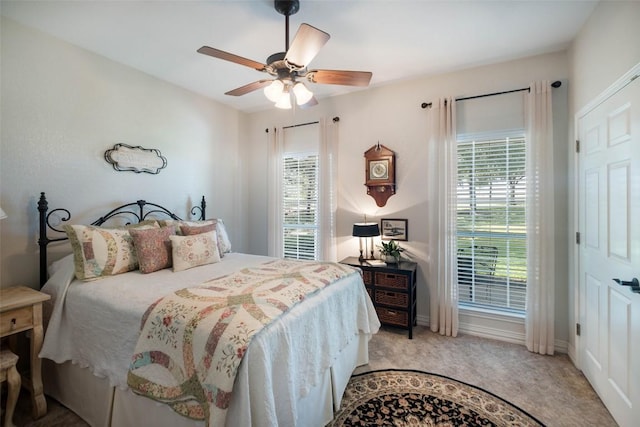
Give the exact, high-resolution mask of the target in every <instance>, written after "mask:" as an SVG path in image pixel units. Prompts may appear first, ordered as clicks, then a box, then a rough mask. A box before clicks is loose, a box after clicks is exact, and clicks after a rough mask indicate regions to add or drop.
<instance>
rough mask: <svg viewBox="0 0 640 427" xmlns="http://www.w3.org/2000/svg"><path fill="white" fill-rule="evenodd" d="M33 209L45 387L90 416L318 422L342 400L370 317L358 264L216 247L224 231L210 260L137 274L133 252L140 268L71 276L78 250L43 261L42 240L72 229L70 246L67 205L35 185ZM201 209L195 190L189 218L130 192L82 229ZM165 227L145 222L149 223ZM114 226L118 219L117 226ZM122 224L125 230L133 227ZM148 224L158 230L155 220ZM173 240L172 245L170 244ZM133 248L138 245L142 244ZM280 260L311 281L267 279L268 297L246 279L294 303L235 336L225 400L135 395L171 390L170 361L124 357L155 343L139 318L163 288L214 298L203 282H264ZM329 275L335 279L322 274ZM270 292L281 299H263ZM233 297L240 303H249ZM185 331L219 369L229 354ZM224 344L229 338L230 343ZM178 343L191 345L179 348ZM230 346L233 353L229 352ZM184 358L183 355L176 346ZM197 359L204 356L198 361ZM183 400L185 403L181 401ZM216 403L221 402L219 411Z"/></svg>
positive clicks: (144, 318)
mask: <svg viewBox="0 0 640 427" xmlns="http://www.w3.org/2000/svg"><path fill="white" fill-rule="evenodd" d="M38 210H39V217H40V238H39V244H40V256H41V259H40V265H41V269H42V268H44V271H43V272H41V282H42V283H41V285H42V291H43V292H46V293H48V294H49V295H51V297H52V298H51V301H50V303H49V304H48V305H47V306H45V307H44V312H45V313H44V314H45V322H46V324H47V330H46V333H45V341H44V344H43V347H42V351H41V353H40V356H41V357H42V358H43V381H44V387H45V393H46V394H47V395H48V396H51V397H53V398H54V399H56V400H58V401H59V402H61V403H62V404H63V405H65V406H67V407H68V408H70V409H71V410H73V411H74V412H75V413H77V414H78V415H79V416H80V417H81V418H83V419H84V420H85V421H87V422H88V423H89V424H90V425H92V426H118V427H120V426H141V425H154V426H172V427H179V426H183V425H184V426H187V425H189V426H193V425H227V426H250V425H251V426H285V425H286V426H323V425H325V424H327V423H328V422H330V421H331V420H332V419H333V413H334V410H336V409H337V408H338V407H339V405H340V401H341V397H342V394H343V392H344V389H345V388H346V384H347V382H348V380H349V378H350V376H351V373H352V372H353V370H354V369H355V367H356V366H359V365H363V364H366V363H367V362H368V342H369V339H370V338H371V336H372V334H375V333H376V332H377V330H378V328H379V326H380V323H379V321H378V318H377V316H376V314H375V309H374V307H373V305H372V303H371V300H370V299H369V296H368V294H367V293H366V290H365V288H364V285H363V283H362V278H361V274H360V272H359V271H358V270H356V269H352V268H351V267H348V266H345V265H342V264H336V263H318V264H316V263H310V262H299V261H287V260H277V259H273V258H270V257H264V256H256V255H249V254H242V253H235V252H232V251H231V250H230V247H228V246H227V247H225V244H226V245H229V244H230V242H228V241H226V242H220V240H219V239H217V238H216V239H215V240H216V243H217V244H218V245H217V249H218V251H219V252H220V253H219V255H222V257H221V258H220V259H219V261H215V262H210V263H204V264H203V265H199V266H195V267H188V268H185V269H180V268H177V267H176V265H175V264H174V265H173V267H171V268H161V269H158V270H157V271H154V272H149V273H142V269H143V268H144V265H143V264H144V263H143V258H142V257H141V258H140V260H139V261H140V262H139V265H138V269H131V270H130V271H127V272H119V273H118V274H110V275H104V276H101V277H99V278H91V277H90V278H89V279H87V278H84V279H85V280H79V279H78V263H77V259H74V257H76V256H77V254H73V253H72V254H69V255H66V256H64V257H63V258H61V259H59V260H57V261H55V262H53V263H49V262H48V260H47V255H46V254H47V247H48V245H49V244H51V243H56V244H60V243H61V242H63V241H64V240H66V239H67V236H71V237H72V242H71V243H72V245H71V246H72V247H73V248H74V249H76V246H75V245H74V241H73V238H74V234H73V233H70V231H69V227H70V224H72V223H71V221H70V218H71V214H70V212H69V211H68V210H66V209H53V210H49V209H48V202H47V200H46V197H45V194H44V193H41V197H40V202H39V204H38ZM205 210H206V203H205V201H204V198H203V199H202V202H201V204H200V205H199V206H196V207H194V209H192V210H191V214H192V215H197V216H198V220H197V221H191V222H185V221H182V220H181V219H180V217H178V216H177V215H175V214H174V213H172V212H170V211H168V210H167V209H165V208H163V207H162V206H160V205H157V204H153V203H147V202H145V201H142V200H139V201H137V202H134V203H130V204H126V205H122V206H120V207H119V208H116V209H113V210H111V211H109V212H108V213H107V214H105V215H103V216H101V217H100V218H99V219H98V220H96V221H94V223H92V226H93V227H95V228H97V229H98V230H97V231H96V230H94V229H93V228H91V230H92V232H100V233H105V232H106V231H105V229H108V230H111V229H110V228H108V227H107V226H106V223H107V222H109V221H112V220H114V219H117V218H119V219H120V220H121V221H122V217H123V216H124V217H125V218H131V217H132V218H133V220H131V219H127V220H125V222H126V225H125V226H126V227H131V226H132V225H134V224H153V223H154V221H156V222H158V223H162V221H164V220H162V219H160V218H161V217H165V218H168V220H167V221H168V223H172V222H177V223H178V224H188V225H187V226H186V228H185V230H187V231H188V230H189V227H201V226H203V224H204V225H210V223H207V221H206V220H204V218H205ZM63 223H66V225H64V228H66V229H67V230H66V231H67V232H66V233H65V234H64V235H57V236H58V237H51V236H50V234H52V233H61V232H63V231H65V230H63V226H62V225H61V224H63ZM214 224H215V230H216V231H217V232H218V233H216V234H213V235H214V236H216V237H218V236H219V235H220V233H219V231H220V226H222V232H223V234H225V233H224V224H223V222H222V221H217V222H215V221H214ZM163 226H164V225H161V226H159V225H158V224H153V225H149V228H154V229H157V228H158V227H163ZM74 227H75V225H74ZM78 227H81V226H78ZM180 228H182V226H181V227H180ZM117 229H118V230H121V227H119V228H117ZM126 229H128V230H129V232H130V233H131V234H132V235H141V234H143V233H141V232H133V231H130V229H129V228H126ZM176 230H177V229H176ZM192 231H193V230H192ZM156 232H159V231H157V230H154V231H153V233H156ZM118 233H120V231H118ZM150 233H151V232H150ZM178 233H179V232H178ZM202 234H205V233H202ZM202 234H198V236H202ZM206 234H208V233H206ZM186 236H188V235H186ZM176 239H178V238H176ZM185 239H190V237H184V238H183V237H180V238H179V239H178V240H179V241H180V242H182V241H183V240H185ZM227 240H228V238H227ZM189 241H190V240H189ZM136 242H137V240H136ZM75 243H77V242H75ZM221 245H222V246H221ZM175 247H176V246H175V244H174V250H175ZM139 252H140V253H142V250H139ZM175 256H176V252H174V257H175ZM176 259H177V258H176ZM118 262H120V261H118ZM174 262H175V261H174ZM116 264H117V263H116ZM121 264H123V263H121ZM124 264H126V262H125V263H124ZM124 264H123V265H124ZM111 267H113V265H112V266H111ZM111 267H110V268H111ZM116 267H117V266H116ZM278 268H284V269H285V270H286V269H288V270H287V272H286V274H285V275H284V276H283V277H289V278H290V277H293V276H295V277H298V276H300V275H301V274H303V273H304V274H303V275H304V278H303V279H301V280H300V281H302V282H304V283H305V284H306V286H312V285H313V286H316V288H317V289H316V288H313V287H312V288H311V291H310V292H308V293H307V294H305V295H303V296H299V295H297V294H295V296H291V295H293V294H292V291H291V289H290V288H286V286H285V284H284V282H282V284H281V285H277V286H272V285H269V286H270V289H271V288H273V289H277V290H283V289H286V292H284V291H283V292H281V293H280V294H279V295H280V296H278V297H274V296H272V295H271V294H269V297H268V298H267V297H266V296H264V295H266V294H264V295H263V294H262V291H260V292H257V291H255V289H261V290H263V287H262V286H263V285H262V284H260V285H259V286H260V287H256V288H251V289H254V291H252V292H253V295H254V296H256V295H258V294H259V295H258V296H264V298H263V300H269V301H270V304H271V306H277V307H280V306H281V305H282V298H281V297H282V296H283V295H284V296H285V297H284V298H285V299H286V298H290V299H291V300H292V303H291V304H290V306H289V307H284V308H282V307H281V309H282V313H279V312H275V314H274V315H272V319H270V321H268V322H267V321H265V322H264V326H263V327H262V328H261V329H258V328H256V331H255V332H252V335H249V336H248V338H246V337H245V341H246V342H247V343H248V345H246V346H245V347H242V353H243V354H241V355H239V356H237V357H238V359H237V362H236V365H237V366H236V367H235V371H236V372H235V375H234V376H233V378H232V384H231V389H230V392H229V393H221V395H222V396H224V397H225V398H226V397H228V401H227V402H226V404H225V405H219V402H218V401H214V402H213V403H211V400H210V399H209V400H208V402H209V403H210V405H209V406H207V405H200V406H199V404H198V402H196V404H195V405H194V404H193V396H191V395H190V394H189V393H184V390H182V391H183V393H182V394H181V395H180V396H179V398H178V399H177V400H178V402H177V403H176V399H174V400H170V401H166V400H165V401H164V403H162V402H159V401H158V400H163V399H158V397H159V396H158V395H157V394H155V395H154V394H153V393H152V394H151V396H149V394H147V395H145V391H148V389H151V390H156V391H157V390H158V387H160V389H161V390H163V391H164V390H167V389H168V390H170V391H175V390H176V384H174V383H173V382H172V381H174V380H175V378H173V377H172V378H167V377H166V373H167V371H168V370H169V369H168V368H167V369H164V370H163V369H162V368H163V366H164V365H162V366H160V367H158V365H153V364H150V365H146V366H144V365H143V366H142V369H140V370H139V371H138V370H136V368H139V367H140V366H139V365H136V364H135V363H134V360H138V361H140V360H142V359H144V357H142V358H141V357H138V359H136V358H135V357H134V354H135V355H137V356H140V355H141V354H142V355H144V354H147V355H148V354H155V353H158V352H155V353H154V352H150V351H147V352H146V353H145V352H144V351H142V350H141V349H145V348H146V347H145V346H148V345H149V343H148V342H147V341H145V339H148V338H149V336H150V335H152V334H149V333H146V332H145V334H140V330H141V328H142V329H143V330H145V331H147V332H148V330H147V329H145V328H146V327H149V325H152V319H153V318H154V313H156V310H159V308H160V307H162V304H163V303H164V302H167V305H166V306H171V307H173V306H174V303H175V301H174V300H172V299H171V298H174V299H175V298H177V297H176V296H185V295H187V296H190V297H193V296H194V295H195V296H196V298H195V299H197V300H198V301H200V300H203V299H206V298H214V299H216V298H218V296H217V294H216V295H214V296H213V297H211V295H212V293H215V292H222V293H224V292H231V291H229V289H228V288H227V287H225V286H228V285H229V283H231V284H232V285H229V286H231V287H233V286H235V285H233V284H235V283H240V282H242V283H243V284H242V286H249V282H246V281H245V279H246V277H248V276H251V277H254V276H255V277H262V279H261V280H262V282H265V283H272V284H273V283H275V282H272V281H271V279H270V278H267V279H265V278H264V277H265V274H266V275H267V276H268V275H270V274H273V275H274V276H273V278H274V280H284V279H281V278H279V277H280V276H279V275H280V273H278V272H277V269H278ZM174 270H176V271H174ZM178 270H179V271H178ZM87 271H89V272H91V271H93V270H91V269H88V270H87ZM309 271H313V274H311V275H312V276H313V275H314V274H321V275H323V276H322V277H320V276H318V277H320V278H319V279H318V280H317V281H316V282H314V280H316V279H310V277H311V276H309V273H308V272H309ZM292 272H295V274H292ZM301 272H302V273H301ZM319 272H320V273H319ZM328 276H331V277H332V278H333V279H331V280H328V279H327V280H325V279H326V277H328ZM314 277H315V276H314ZM276 278H277V279H276ZM252 280H253V279H252ZM287 280H288V279H287ZM291 280H292V281H295V279H291ZM262 282H261V283H262ZM288 283H289V282H287V284H288ZM251 286H254V285H251ZM256 286H257V285H256ZM287 286H288V285H287ZM314 289H315V290H314ZM205 292H206V293H205ZM243 295H245V294H244V293H243ZM276 298H281V299H280V300H277V303H273V301H275V300H276ZM190 301H193V300H190ZM242 307H245V308H246V307H247V305H246V304H245V305H242ZM249 307H254V306H252V305H249ZM225 310H226V309H225ZM247 310H248V309H247ZM227 311H228V310H227ZM225 312H226V311H225ZM262 312H263V311H261V313H262ZM264 312H266V310H264ZM201 317H202V316H201ZM258 317H259V316H258ZM223 318H224V319H225V321H226V316H221V317H220V319H223ZM220 319H217V323H216V321H212V322H211V323H210V325H209V324H208V323H207V322H205V321H203V322H202V324H201V325H198V329H199V330H203V329H206V328H207V327H208V326H210V327H211V330H210V331H208V333H209V335H206V333H205V335H203V336H204V337H210V336H212V335H213V333H212V332H211V331H212V330H218V329H219V327H220V324H221V322H222V320H220ZM241 320H242V321H238V322H237V323H238V324H241V325H245V324H246V322H245V321H244V319H241ZM228 324H231V321H229V322H228ZM226 325H227V324H226V323H225V327H226ZM229 329H230V327H229ZM189 330H190V329H189ZM185 336H186V335H185ZM234 336H235V335H234ZM194 337H195V338H193V339H192V341H193V342H194V343H196V344H193V346H194V349H195V350H190V351H191V353H193V354H198V355H199V356H198V360H206V361H208V363H205V365H207V369H210V370H211V371H216V372H214V374H211V375H212V377H215V375H220V372H218V371H222V370H223V368H221V366H225V369H227V370H229V369H228V365H224V364H221V363H220V362H219V361H218V362H216V363H217V364H216V363H213V362H211V363H209V362H210V360H211V357H210V356H207V355H204V353H203V352H202V349H211V348H212V347H210V346H209V347H207V345H209V344H207V345H205V344H203V343H204V342H205V341H206V340H204V338H202V336H198V335H197V334H194ZM163 339H165V338H163ZM185 341H186V340H185ZM207 343H208V341H207ZM154 345H155V344H154ZM217 345H218V346H217V347H215V350H211V352H213V351H218V350H219V349H224V348H225V347H224V346H223V345H222V344H217ZM229 345H231V344H229ZM230 348H236V349H237V345H236V347H230ZM198 351H199V352H200V353H198ZM207 351H208V350H207ZM180 352H181V354H191V353H189V352H188V351H185V350H182V349H181V350H180ZM220 352H222V353H224V354H227V353H228V352H227V353H225V352H224V351H222V350H220ZM205 353H206V352H205ZM167 354H169V353H167ZM231 356H233V357H236V355H235V354H233V355H231ZM231 356H230V357H231ZM185 360H189V358H188V357H185ZM216 360H217V359H216ZM229 360H231V359H229ZM233 360H235V359H233ZM185 363H186V362H185ZM209 365H211V366H209ZM185 366H186V365H185ZM198 366H202V363H200V364H199V365H198ZM214 366H215V369H214ZM164 367H166V366H164ZM181 367H182V366H181ZM173 368H175V367H172V369H173ZM145 370H146V371H145ZM174 370H175V371H180V370H179V369H174ZM139 372H142V374H141V375H142V376H144V375H146V374H149V376H152V374H153V375H155V374H159V375H160V377H161V380H157V381H156V383H155V384H154V387H155V388H154V387H147V386H146V384H147V383H145V382H144V381H143V382H142V383H143V384H145V386H140V381H138V382H136V381H132V378H136V379H137V380H139V379H140V377H139V376H138V373H139ZM180 372H182V371H180ZM198 387H199V386H198ZM202 387H203V388H202V389H203V390H205V391H207V390H211V387H213V386H210V385H209V384H206V387H205V386H202ZM207 387H209V388H207ZM214 388H215V387H214ZM220 389H221V390H222V389H223V387H220ZM189 390H190V389H189ZM195 394H197V393H195ZM185 395H187V398H185ZM207 396H208V395H207ZM150 397H151V398H150ZM165 397H166V396H165ZM196 400H197V399H196ZM185 402H187V403H185ZM189 405H190V406H189ZM185 407H186V408H188V409H187V411H186V412H185V410H184V408H185ZM201 407H203V409H202V408H201ZM220 407H222V408H223V409H222V410H220ZM189 408H190V409H189ZM194 408H200V410H201V411H204V413H205V416H204V417H198V416H194V413H195V414H197V411H196V412H193V411H192V412H189V410H193V409H194ZM178 412H183V413H185V414H186V415H188V416H183V415H180V414H179V413H178ZM213 414H216V415H213ZM201 415H202V414H201ZM190 417H191V418H190Z"/></svg>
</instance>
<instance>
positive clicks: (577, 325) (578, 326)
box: [576, 323, 580, 336]
mask: <svg viewBox="0 0 640 427" xmlns="http://www.w3.org/2000/svg"><path fill="white" fill-rule="evenodd" d="M576 335H577V336H580V323H576Z"/></svg>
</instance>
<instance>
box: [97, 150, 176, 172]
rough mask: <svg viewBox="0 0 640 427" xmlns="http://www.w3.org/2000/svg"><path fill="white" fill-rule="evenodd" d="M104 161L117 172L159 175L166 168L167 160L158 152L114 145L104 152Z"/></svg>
mask: <svg viewBox="0 0 640 427" xmlns="http://www.w3.org/2000/svg"><path fill="white" fill-rule="evenodd" d="M104 159H105V160H106V161H107V163H110V164H111V165H112V166H113V168H114V169H115V170H117V171H131V172H135V173H141V172H146V173H152V174H157V173H160V170H161V169H164V168H165V167H166V166H167V159H166V158H164V157H163V156H162V154H161V153H160V150H156V149H155V148H142V147H140V146H139V145H138V146H137V147H132V146H130V145H127V144H116V145H114V146H113V148H112V149H110V150H107V151H105V152H104Z"/></svg>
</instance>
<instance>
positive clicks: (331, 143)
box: [318, 119, 338, 262]
mask: <svg viewBox="0 0 640 427" xmlns="http://www.w3.org/2000/svg"><path fill="white" fill-rule="evenodd" d="M337 147H338V122H337V121H336V122H333V121H328V120H325V119H321V120H320V150H319V163H320V165H319V166H320V171H319V175H320V186H319V187H320V188H319V191H320V230H319V232H318V235H319V238H320V239H321V241H320V260H321V261H333V262H336V261H337V260H338V254H337V248H336V210H337V200H336V198H337V195H336V183H337V169H338V159H337V154H338V148H337Z"/></svg>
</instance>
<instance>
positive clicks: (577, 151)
mask: <svg viewBox="0 0 640 427" xmlns="http://www.w3.org/2000/svg"><path fill="white" fill-rule="evenodd" d="M579 152H580V140H579V139H576V153H579Z"/></svg>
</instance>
